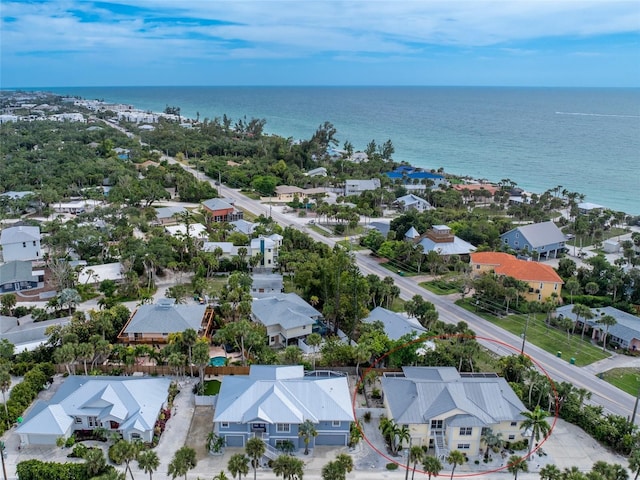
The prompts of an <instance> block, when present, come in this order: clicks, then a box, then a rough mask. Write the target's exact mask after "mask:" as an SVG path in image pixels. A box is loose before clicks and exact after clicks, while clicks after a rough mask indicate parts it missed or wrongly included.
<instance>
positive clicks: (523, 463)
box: [507, 455, 529, 480]
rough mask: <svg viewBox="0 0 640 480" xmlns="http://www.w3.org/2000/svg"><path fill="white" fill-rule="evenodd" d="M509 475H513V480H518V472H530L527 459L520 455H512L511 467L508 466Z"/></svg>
mask: <svg viewBox="0 0 640 480" xmlns="http://www.w3.org/2000/svg"><path fill="white" fill-rule="evenodd" d="M507 470H508V471H509V473H513V475H514V476H513V480H518V472H528V471H529V465H528V464H527V459H526V458H522V457H520V456H518V455H511V456H510V457H509V465H507Z"/></svg>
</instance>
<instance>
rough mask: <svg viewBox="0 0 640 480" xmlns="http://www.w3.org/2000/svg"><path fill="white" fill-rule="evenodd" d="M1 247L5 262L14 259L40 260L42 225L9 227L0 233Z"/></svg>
mask: <svg viewBox="0 0 640 480" xmlns="http://www.w3.org/2000/svg"><path fill="white" fill-rule="evenodd" d="M0 247H2V258H3V259H4V261H5V262H11V261H13V260H40V259H41V258H42V248H41V246H40V227H29V226H26V225H21V226H19V227H9V228H5V229H4V230H2V233H0Z"/></svg>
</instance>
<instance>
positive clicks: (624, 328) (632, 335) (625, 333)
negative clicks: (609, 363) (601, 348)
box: [556, 305, 640, 352]
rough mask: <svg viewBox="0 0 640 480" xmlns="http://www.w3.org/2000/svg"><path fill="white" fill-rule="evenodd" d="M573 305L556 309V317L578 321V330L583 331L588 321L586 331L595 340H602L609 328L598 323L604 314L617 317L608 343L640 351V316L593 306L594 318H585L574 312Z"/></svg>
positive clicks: (611, 327)
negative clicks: (577, 315) (578, 316)
mask: <svg viewBox="0 0 640 480" xmlns="http://www.w3.org/2000/svg"><path fill="white" fill-rule="evenodd" d="M573 307H574V306H573V305H563V306H562V307H558V308H557V309H556V317H558V318H563V317H566V318H570V319H571V320H573V321H574V323H576V331H578V332H580V331H582V328H583V326H584V324H585V323H586V327H585V329H586V331H588V332H590V333H591V338H592V339H593V340H595V341H602V340H603V337H604V333H605V331H606V330H607V327H606V326H605V325H602V324H600V323H598V320H599V319H600V318H602V317H603V316H604V315H610V316H612V317H613V318H615V319H616V323H615V325H610V326H609V330H608V332H607V343H610V344H612V345H616V346H618V347H620V348H622V349H625V350H631V351H633V352H636V351H640V317H637V316H635V315H632V314H630V313H627V312H623V311H622V310H618V309H617V308H614V307H601V308H592V309H591V313H592V315H593V318H592V319H588V320H586V322H585V320H584V319H582V318H580V319H579V318H577V317H576V314H575V313H572V312H571V310H572V309H573Z"/></svg>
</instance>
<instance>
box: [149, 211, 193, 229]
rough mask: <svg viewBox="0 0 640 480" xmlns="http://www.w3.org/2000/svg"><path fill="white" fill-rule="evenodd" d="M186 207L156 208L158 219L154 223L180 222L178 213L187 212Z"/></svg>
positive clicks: (169, 223) (168, 223) (171, 223)
mask: <svg viewBox="0 0 640 480" xmlns="http://www.w3.org/2000/svg"><path fill="white" fill-rule="evenodd" d="M186 212H187V209H186V208H184V207H160V208H156V219H155V221H154V223H157V224H158V225H173V224H176V223H178V218H177V215H179V214H181V213H186Z"/></svg>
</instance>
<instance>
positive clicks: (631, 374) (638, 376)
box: [602, 368, 640, 397]
mask: <svg viewBox="0 0 640 480" xmlns="http://www.w3.org/2000/svg"><path fill="white" fill-rule="evenodd" d="M602 379H603V380H606V381H607V382H609V383H610V384H611V385H614V386H616V387H618V388H619V389H620V390H624V391H625V392H627V393H628V394H630V395H633V396H634V397H635V396H636V395H637V394H638V390H639V389H640V369H638V368H612V369H611V370H607V371H606V372H604V374H603V375H602Z"/></svg>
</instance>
